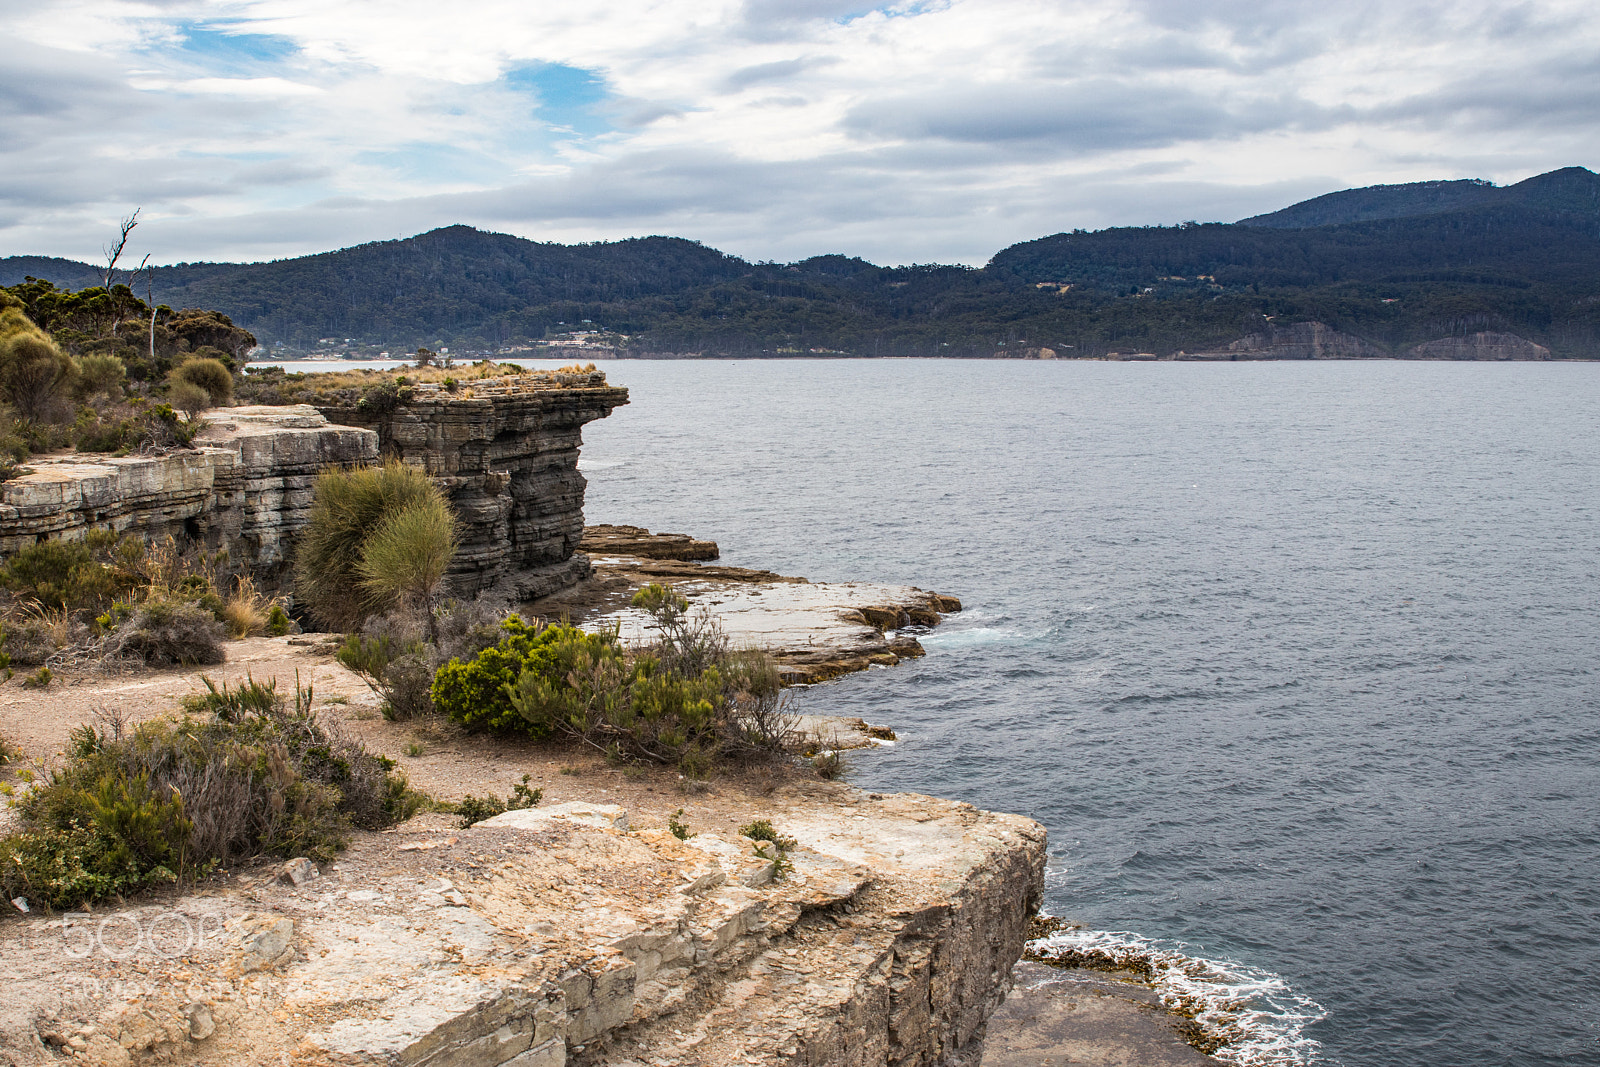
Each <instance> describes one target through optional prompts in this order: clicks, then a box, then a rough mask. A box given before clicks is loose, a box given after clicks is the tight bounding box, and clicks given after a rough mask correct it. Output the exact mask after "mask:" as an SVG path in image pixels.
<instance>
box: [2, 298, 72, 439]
mask: <svg viewBox="0 0 1600 1067" xmlns="http://www.w3.org/2000/svg"><path fill="white" fill-rule="evenodd" d="M77 375H78V365H77V364H76V363H75V362H74V361H73V359H72V357H71V356H69V355H67V354H66V353H65V352H63V351H61V349H60V348H59V347H58V346H57V345H56V343H55V341H53V340H52V339H51V338H50V337H49V336H48V335H47V334H45V332H44V331H43V330H41V329H39V328H38V327H37V326H35V325H34V324H33V323H32V322H30V321H29V320H28V317H27V316H26V315H25V314H24V313H23V312H22V310H21V309H20V308H16V307H8V308H5V309H3V310H0V401H4V402H5V403H7V404H9V405H11V407H13V408H15V409H16V411H17V412H18V414H20V415H22V416H23V417H24V418H27V419H41V420H47V421H59V420H61V419H62V418H64V417H66V416H67V414H68V412H69V411H70V405H69V403H68V401H69V399H70V394H71V392H72V387H73V384H74V382H75V380H76V378H77Z"/></svg>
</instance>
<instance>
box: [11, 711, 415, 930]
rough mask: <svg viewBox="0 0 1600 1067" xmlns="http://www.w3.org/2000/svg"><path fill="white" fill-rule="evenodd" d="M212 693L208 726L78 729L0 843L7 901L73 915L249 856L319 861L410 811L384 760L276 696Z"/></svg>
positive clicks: (410, 797) (402, 786)
mask: <svg viewBox="0 0 1600 1067" xmlns="http://www.w3.org/2000/svg"><path fill="white" fill-rule="evenodd" d="M211 696H212V697H215V698H216V700H215V701H214V703H215V704H216V705H217V707H218V711H217V712H213V713H211V714H208V715H206V716H204V717H196V716H195V715H193V714H188V715H184V716H181V717H169V718H163V719H155V720H151V721H149V722H146V723H143V724H140V725H139V726H138V727H136V728H134V729H132V730H127V729H125V728H124V724H123V723H122V722H121V721H120V720H104V722H105V725H102V726H101V727H98V728H92V727H81V728H79V729H78V730H77V731H74V733H73V735H72V749H71V751H70V752H69V754H68V759H67V762H66V763H65V764H63V765H62V766H60V767H59V768H57V769H55V770H54V771H52V772H51V773H50V776H49V778H48V779H47V780H46V781H44V782H42V783H41V784H40V785H39V786H37V787H36V788H34V789H33V790H31V791H30V792H29V793H28V794H27V796H26V797H24V798H23V800H22V801H21V802H20V803H19V805H18V807H19V811H20V814H21V816H22V823H23V825H22V829H21V831H20V832H18V833H14V834H11V835H8V836H6V837H3V838H0V889H3V890H4V892H5V894H6V897H7V898H11V897H17V896H23V897H27V898H28V900H29V901H30V902H31V903H37V904H42V905H44V906H46V907H52V908H58V907H72V906H76V905H81V904H86V903H89V902H92V901H94V900H96V899H99V898H103V897H106V896H109V895H111V894H116V893H127V892H130V891H132V890H135V889H138V888H141V887H143V886H146V885H150V884H154V883H158V882H166V881H174V880H190V879H193V878H198V877H203V876H204V875H205V874H207V873H208V872H209V871H210V870H212V869H213V868H214V867H215V866H216V865H217V864H219V863H228V862H232V861H233V860H235V859H240V858H247V857H250V856H255V855H262V854H266V855H276V856H285V857H287V856H301V855H303V856H309V857H311V858H313V859H317V860H327V859H330V858H332V856H333V854H334V852H335V851H336V850H338V849H340V848H342V847H344V845H345V844H346V843H347V841H348V839H349V836H350V833H351V831H352V830H353V829H356V828H360V829H380V828H382V827H385V826H389V825H392V824H393V823H395V822H397V821H400V820H402V819H405V818H409V817H410V816H411V815H412V814H415V812H416V810H417V809H418V808H419V807H420V805H421V803H422V798H421V797H420V796H418V795H417V794H415V793H413V792H412V791H411V790H409V789H408V788H407V786H406V782H405V778H404V776H403V775H400V774H398V773H396V772H395V771H394V764H393V763H392V762H391V761H389V760H386V759H384V758H383V757H381V756H374V755H372V754H371V753H368V752H367V751H366V750H365V749H363V748H362V746H361V745H360V744H359V743H357V742H354V741H350V740H347V739H345V738H343V737H341V736H340V735H338V734H337V733H335V732H333V731H332V730H330V729H329V728H328V727H327V726H326V725H324V724H323V723H322V722H321V721H319V720H318V719H317V718H316V717H315V715H313V714H312V713H311V711H310V709H309V707H307V706H299V707H296V708H294V709H290V708H288V707H287V706H285V704H284V702H283V701H282V700H281V699H279V698H278V697H277V694H276V692H275V687H272V686H270V685H268V686H262V685H259V684H257V683H254V682H253V681H252V682H251V683H250V684H249V685H247V686H245V687H242V688H241V690H238V691H235V692H234V693H233V694H227V693H226V692H225V691H224V692H222V693H219V692H218V691H217V690H216V689H215V687H212V692H211ZM297 704H302V705H303V704H304V702H302V701H298V700H297ZM223 709H231V710H227V712H226V714H223V713H222V711H223Z"/></svg>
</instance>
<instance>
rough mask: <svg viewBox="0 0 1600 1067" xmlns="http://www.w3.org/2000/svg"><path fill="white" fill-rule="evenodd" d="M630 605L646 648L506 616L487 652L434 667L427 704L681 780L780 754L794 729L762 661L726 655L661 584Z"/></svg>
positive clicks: (607, 634)
mask: <svg viewBox="0 0 1600 1067" xmlns="http://www.w3.org/2000/svg"><path fill="white" fill-rule="evenodd" d="M633 602H634V604H635V606H637V607H640V608H642V609H644V610H645V611H648V612H649V613H650V614H651V615H652V616H654V618H655V619H656V622H657V628H658V632H659V634H660V637H659V640H658V641H657V642H656V643H655V644H654V645H653V646H651V647H648V648H644V649H629V648H626V647H624V646H623V644H622V642H621V641H620V640H619V638H618V635H617V633H616V631H614V630H613V631H601V632H598V633H588V632H585V631H583V630H580V629H578V628H576V627H574V626H567V625H557V626H541V625H539V624H529V623H526V622H524V621H522V620H521V619H520V618H516V617H513V618H509V619H507V620H506V621H505V622H504V623H503V624H502V627H501V629H502V631H503V636H501V638H500V640H499V641H498V642H497V643H496V644H495V645H494V646H493V647H491V648H486V649H484V650H483V651H481V652H479V653H478V654H477V655H476V656H473V657H472V658H470V659H463V658H455V659H452V660H450V661H449V662H447V663H446V664H444V665H443V666H442V667H441V668H440V669H439V671H438V672H437V674H436V675H435V677H434V681H433V689H432V697H433V702H434V705H435V707H436V708H437V709H438V711H439V712H440V713H442V714H444V715H447V716H449V717H450V718H451V719H452V720H454V721H455V722H457V723H459V724H461V725H462V726H465V727H467V728H469V729H475V730H490V731H496V732H509V733H522V734H526V735H528V736H530V737H533V738H535V739H555V740H565V741H568V742H572V743H577V744H581V745H585V746H588V747H591V748H595V749H598V750H600V751H603V752H605V753H606V754H607V755H608V756H610V757H611V758H613V759H615V760H619V761H624V762H629V763H656V764H666V765H672V766H676V767H678V768H679V769H681V770H682V771H683V772H684V773H685V774H687V775H689V776H691V777H702V776H704V775H705V774H706V773H708V771H709V770H710V769H711V767H712V766H713V765H714V764H716V763H718V762H720V761H726V760H735V761H738V760H762V759H771V758H774V757H776V756H779V755H781V754H782V753H784V752H785V751H786V749H787V747H788V746H789V745H790V744H791V743H792V741H793V740H794V726H795V724H794V720H793V718H792V717H791V716H790V715H789V714H788V713H787V711H786V708H785V705H784V699H783V694H782V685H781V681H780V678H779V675H778V671H777V668H776V667H775V666H774V664H773V663H772V662H771V660H770V659H769V658H768V657H767V656H765V655H763V654H761V653H755V652H739V651H734V650H731V649H730V648H729V647H728V642H727V640H726V638H725V637H724V636H723V635H722V634H721V633H720V631H719V630H717V628H716V627H715V625H714V624H713V623H712V622H711V621H710V620H709V619H708V618H707V617H705V616H703V615H697V616H691V615H689V614H688V613H687V610H686V609H687V603H686V602H685V601H684V599H683V598H682V597H680V596H679V595H678V594H676V593H674V592H672V591H671V590H669V589H667V588H666V587H664V586H660V585H655V584H652V585H648V586H646V587H645V588H644V589H642V590H640V592H639V593H638V594H637V595H636V596H635V597H634V601H633Z"/></svg>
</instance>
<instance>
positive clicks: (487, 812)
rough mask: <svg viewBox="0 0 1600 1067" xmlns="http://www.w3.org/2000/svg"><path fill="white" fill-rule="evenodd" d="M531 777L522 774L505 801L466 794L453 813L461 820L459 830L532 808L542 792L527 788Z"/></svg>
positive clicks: (541, 795)
mask: <svg viewBox="0 0 1600 1067" xmlns="http://www.w3.org/2000/svg"><path fill="white" fill-rule="evenodd" d="M532 777H533V775H531V774H524V775H523V776H522V781H521V783H519V784H518V785H514V786H512V787H511V795H510V796H508V797H506V799H505V800H501V799H500V798H499V797H475V796H473V795H472V794H471V793H468V794H467V795H466V796H465V797H464V798H463V799H462V800H461V801H460V802H459V803H458V804H456V806H455V813H456V814H457V815H458V816H460V818H461V822H460V826H461V829H463V830H465V829H466V828H467V827H469V826H474V825H476V824H478V823H480V822H482V821H483V820H485V819H492V818H494V817H495V816H496V815H503V814H505V813H506V812H508V811H517V810H519V809H521V808H531V807H534V806H535V805H536V804H538V803H539V801H541V800H543V799H544V790H543V789H530V788H528V781H529V780H530V779H531V778H532Z"/></svg>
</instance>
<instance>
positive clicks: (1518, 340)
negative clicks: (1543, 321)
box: [1406, 331, 1550, 360]
mask: <svg viewBox="0 0 1600 1067" xmlns="http://www.w3.org/2000/svg"><path fill="white" fill-rule="evenodd" d="M1406 356H1407V357H1409V358H1411V359H1462V360H1543V359H1549V358H1550V350H1549V349H1548V348H1546V347H1545V346H1544V345H1541V344H1535V343H1534V342H1532V341H1530V340H1528V339H1527V338H1526V337H1518V336H1517V335H1516V334H1514V333H1492V332H1488V331H1484V332H1480V333H1472V334H1467V335H1466V336H1465V337H1441V338H1440V339H1439V340H1437V341H1428V342H1426V343H1424V344H1420V345H1416V346H1414V347H1412V348H1410V349H1408V350H1407V351H1406Z"/></svg>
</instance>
